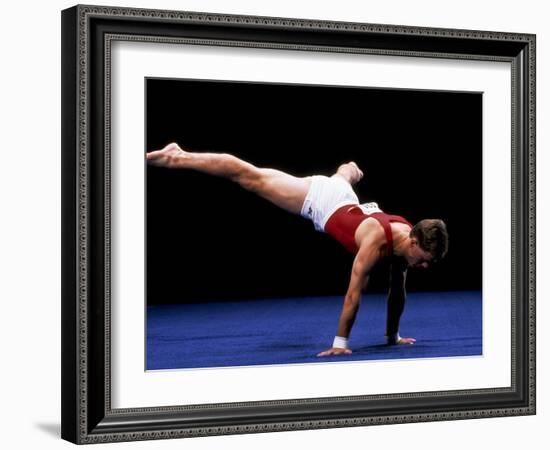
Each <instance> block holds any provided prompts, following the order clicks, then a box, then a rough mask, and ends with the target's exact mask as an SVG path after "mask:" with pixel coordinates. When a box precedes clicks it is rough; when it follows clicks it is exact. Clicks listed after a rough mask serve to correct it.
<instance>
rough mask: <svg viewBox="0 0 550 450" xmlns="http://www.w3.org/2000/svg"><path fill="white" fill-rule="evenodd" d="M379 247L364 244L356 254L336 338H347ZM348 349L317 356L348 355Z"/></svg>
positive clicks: (372, 243) (376, 258)
mask: <svg viewBox="0 0 550 450" xmlns="http://www.w3.org/2000/svg"><path fill="white" fill-rule="evenodd" d="M379 248H380V247H379V245H378V244H377V242H376V241H369V242H365V243H364V244H363V245H362V246H361V247H360V249H359V251H358V252H357V255H356V256H355V260H354V262H353V266H352V269H351V278H350V282H349V285H348V290H347V292H346V295H345V297H344V305H343V307H342V313H341V314H340V320H339V321H338V331H337V333H336V334H337V336H340V337H343V338H348V337H349V335H350V332H351V329H352V327H353V324H354V322H355V318H356V317H357V311H358V310H359V305H360V303H361V291H362V289H363V288H364V287H365V286H366V284H367V282H368V276H369V273H370V271H371V270H372V268H373V267H374V265H375V264H376V262H377V261H378V258H379V257H380V252H379ZM349 353H351V350H350V349H344V348H335V347H332V348H330V349H328V350H326V351H324V352H321V353H319V354H318V355H317V356H329V355H336V354H349Z"/></svg>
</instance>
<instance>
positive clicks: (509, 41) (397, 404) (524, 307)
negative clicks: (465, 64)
mask: <svg viewBox="0 0 550 450" xmlns="http://www.w3.org/2000/svg"><path fill="white" fill-rule="evenodd" d="M115 41H142V42H156V43H159V44H162V43H172V44H177V43H187V44H193V45H198V46H201V45H202V46H212V45H215V46H221V47H247V48H261V49H265V50H266V51H269V50H270V49H277V50H301V51H304V52H307V51H315V52H334V53H352V54H367V55H369V54H370V55H372V54H374V55H388V56H407V57H411V58H444V59H452V60H478V61H501V62H507V63H509V64H510V65H511V74H512V79H511V86H512V89H511V104H512V117H511V130H512V141H511V149H512V152H511V154H512V165H511V166H512V173H511V186H512V190H511V193H510V194H511V197H512V202H511V204H512V211H511V212H510V216H509V217H510V219H511V229H512V236H511V242H512V262H511V266H512V290H511V292H512V299H511V305H512V311H511V318H512V324H511V330H512V333H511V337H512V339H511V343H510V352H511V361H512V367H511V374H510V376H511V385H510V386H509V387H494V388H486V389H474V390H454V391H431V392H420V393H401V394H378V395H361V396H353V397H341V396H340V397H328V398H327V397H324V398H313V399H312V398H305V399H299V398H296V399H287V400H277V401H261V399H258V401H254V402H240V403H218V404H198V405H182V406H171V407H145V408H137V409H114V408H113V407H112V402H111V388H112V386H111V370H112V361H111V347H110V342H111V332H112V326H113V324H112V323H111V291H110V286H111V271H110V268H111V266H110V264H111V262H110V258H111V243H112V242H111V233H110V217H111V199H110V183H111V181H112V180H111V175H112V174H111V170H110V161H111V160H110V151H111V141H110V139H111V135H110V133H111V128H110V98H111V94H112V93H111V84H110V81H111V79H110V70H111V66H110V63H111V53H110V51H111V44H112V43H113V42H115ZM62 109H63V111H62V235H63V237H62V437H63V438H64V439H66V440H69V441H71V442H74V443H78V444H85V443H101V442H114V441H133V440H143V439H168V438H179V437H195V436H208V435H220V434H238V433H255V432H271V431H287V430H301V429H314V428H330V427H347V426H365V425H376V424H391V423H404V422H423V421H439V420H456V419H468V418H485V417H498V416H511V415H528V414H535V36H534V35H531V34H514V33H500V32H486V31H470V30H450V29H434V28H417V27H405V26H394V25H379V24H378V25H377V24H364V23H345V22H328V21H309V20H302V19H281V18H270V17H252V16H228V15H215V14H203V13H192V12H178V11H156V10H143V9H126V8H114V7H113V8H112V7H98V6H80V5H79V6H75V7H73V8H70V9H67V10H65V11H63V12H62Z"/></svg>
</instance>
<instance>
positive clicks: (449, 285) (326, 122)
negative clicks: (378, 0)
mask: <svg viewBox="0 0 550 450" xmlns="http://www.w3.org/2000/svg"><path fill="white" fill-rule="evenodd" d="M62 45H63V48H62V84H63V89H62V96H63V97H62V107H63V118H62V119H63V120H62V122H63V129H62V177H63V179H62V188H63V189H62V190H63V194H62V195H63V197H62V207H63V217H62V225H63V239H62V245H63V248H62V256H63V268H62V269H63V270H62V276H63V279H62V387H63V388H62V437H63V438H64V439H66V440H69V441H71V442H74V443H78V444H84V443H101V442H113V441H133V440H143V439H168V438H180V437H196V436H208V435H219V434H237V433H256V432H271V431H288V430H300V429H313V428H330V427H346V426H365V425H376V424H391V423H404V422H421V421H436V420H456V419H467V418H486V417H495V416H509V415H527V414H535V36H534V35H532V34H515V33H505V32H486V31H471V30H450V29H433V28H419V27H405V26H395V25H380V24H365V23H347V22H326V21H311V20H303V19H282V18H271V17H252V16H230V15H215V14H205V13H194V12H180V11H157V10H144V9H129V8H111V7H99V6H97V7H96V6H75V7H73V8H70V9H67V10H65V11H63V12H62Z"/></svg>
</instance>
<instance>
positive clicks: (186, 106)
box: [146, 79, 482, 305]
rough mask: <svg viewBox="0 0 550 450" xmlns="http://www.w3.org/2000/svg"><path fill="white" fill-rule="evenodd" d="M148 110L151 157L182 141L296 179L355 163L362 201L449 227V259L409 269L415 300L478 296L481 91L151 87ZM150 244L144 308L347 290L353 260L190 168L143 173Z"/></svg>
mask: <svg viewBox="0 0 550 450" xmlns="http://www.w3.org/2000/svg"><path fill="white" fill-rule="evenodd" d="M146 101H147V105H146V114H147V117H146V142H147V151H151V150H156V149H159V148H162V147H164V146H165V145H166V144H168V143H170V142H177V143H179V145H180V146H182V147H183V148H186V149H189V150H193V151H211V152H228V153H232V154H234V155H236V156H238V157H240V158H243V159H245V160H247V161H249V162H251V163H253V164H255V165H257V166H263V167H272V168H277V169H281V170H284V171H287V172H289V173H292V174H294V175H298V176H306V175H311V174H324V175H331V174H332V173H334V172H335V170H336V169H337V167H338V165H340V164H341V163H343V162H347V161H350V160H353V161H355V162H357V164H358V165H359V166H360V167H361V168H362V169H363V171H364V172H365V178H364V179H363V180H362V181H361V182H360V183H359V184H358V185H356V186H355V190H356V192H357V194H358V196H359V199H360V201H361V202H366V201H376V202H378V204H379V205H380V207H381V208H382V209H383V210H384V211H385V212H388V213H391V214H398V215H402V216H404V217H405V218H407V219H408V220H409V221H410V222H411V223H413V224H414V223H416V222H417V221H419V220H421V219H423V218H441V219H443V220H444V221H445V222H446V223H447V227H448V231H449V235H450V239H449V253H448V255H447V258H445V260H443V261H442V262H441V263H440V264H439V265H437V266H434V267H433V268H431V269H429V270H424V271H423V270H409V274H408V279H407V289H408V291H409V292H410V291H433V290H438V291H449V290H479V289H481V262H482V261H481V259H482V251H481V233H482V224H481V212H482V204H481V201H482V198H481V195H482V147H481V145H482V144H481V125H482V120H481V113H482V94H480V93H454V92H433V91H412V90H393V89H369V88H356V87H326V86H304V85H285V84H252V83H235V82H212V81H204V80H200V81H193V80H166V79H147V80H146ZM146 238H147V246H146V248H147V302H148V304H149V305H151V304H160V303H180V302H181V303H184V302H197V301H220V300H235V299H252V298H271V297H302V296H306V297H307V296H318V295H343V294H344V293H345V292H346V288H347V284H348V281H349V275H350V268H351V264H352V261H353V256H352V255H351V254H350V253H347V252H346V250H345V249H344V248H343V247H341V246H340V245H339V244H338V243H337V242H336V241H334V240H333V239H332V238H330V237H329V236H328V235H326V234H324V233H319V232H316V231H314V228H313V225H312V223H311V222H309V221H307V220H305V219H303V218H301V217H300V216H294V215H292V214H290V213H288V212H285V211H282V210H279V209H278V208H277V207H275V206H273V205H272V204H270V203H268V202H267V201H266V200H263V199H261V198H258V197H256V196H255V195H253V194H251V193H249V192H247V191H245V190H243V189H242V188H240V187H239V186H237V185H234V184H233V183H231V182H229V181H227V180H224V179H219V178H216V177H212V176H208V175H205V174H201V173H197V172H193V171H188V170H170V169H163V168H157V167H151V166H148V167H147V231H146ZM387 278H388V276H387V273H386V271H385V270H383V268H382V269H380V270H378V271H377V272H375V273H374V274H373V276H372V277H371V281H370V284H369V291H381V290H385V289H387Z"/></svg>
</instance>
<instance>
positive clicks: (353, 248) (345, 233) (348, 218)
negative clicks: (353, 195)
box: [325, 204, 412, 255]
mask: <svg viewBox="0 0 550 450" xmlns="http://www.w3.org/2000/svg"><path fill="white" fill-rule="evenodd" d="M369 217H372V218H374V219H376V220H377V221H378V222H379V223H380V225H382V228H383V229H384V233H385V235H386V244H387V246H386V248H387V251H388V255H391V254H392V252H393V236H392V231H391V226H390V223H391V222H399V223H404V224H407V225H409V226H410V227H411V228H412V225H411V224H410V223H409V222H408V221H407V220H406V219H404V218H403V217H401V216H394V215H391V214H386V213H384V212H381V211H380V210H378V211H377V212H373V213H371V214H368V213H366V212H365V211H364V210H363V209H362V208H361V205H353V204H351V205H344V206H341V207H339V208H338V209H337V210H336V211H334V213H332V214H331V215H330V217H329V218H328V220H327V222H326V224H325V232H326V233H328V234H329V235H331V236H332V237H333V238H334V239H336V240H337V241H338V242H340V243H341V244H342V245H343V246H344V247H345V248H346V249H347V250H348V251H350V252H351V253H357V251H358V250H359V248H358V247H357V244H356V243H355V231H356V230H357V228H358V227H359V225H360V224H361V222H363V221H364V220H366V219H368V218H369Z"/></svg>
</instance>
